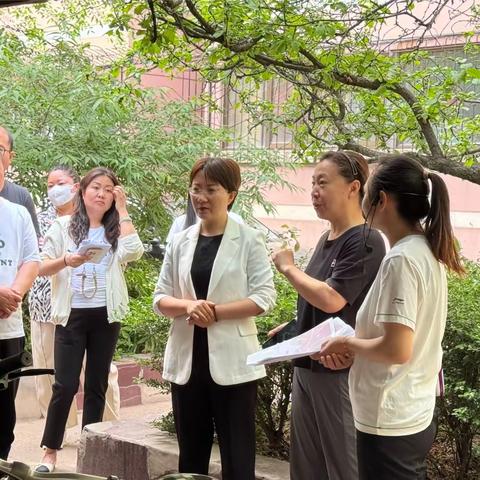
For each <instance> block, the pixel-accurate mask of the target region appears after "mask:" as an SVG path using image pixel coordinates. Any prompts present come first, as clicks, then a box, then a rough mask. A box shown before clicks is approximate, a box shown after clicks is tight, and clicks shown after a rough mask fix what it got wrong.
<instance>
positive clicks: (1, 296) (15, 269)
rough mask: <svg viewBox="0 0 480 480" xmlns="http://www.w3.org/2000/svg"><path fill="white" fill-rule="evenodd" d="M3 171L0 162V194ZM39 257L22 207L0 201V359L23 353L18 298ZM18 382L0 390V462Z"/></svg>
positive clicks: (10, 426) (7, 446)
mask: <svg viewBox="0 0 480 480" xmlns="http://www.w3.org/2000/svg"><path fill="white" fill-rule="evenodd" d="M4 183H5V170H4V167H3V164H2V162H0V191H1V190H2V189H3V186H4ZM39 264H40V255H39V253H38V245H37V235H36V233H35V230H34V228H33V223H32V219H31V218H30V215H29V213H28V211H27V209H26V208H25V207H22V206H20V205H17V204H15V203H11V202H9V201H8V200H6V199H4V198H1V197H0V359H3V358H7V357H10V356H12V355H15V354H16V353H19V352H21V351H22V350H23V348H24V344H25V332H24V330H23V321H22V298H23V296H24V295H25V294H26V293H27V291H28V289H29V288H30V287H31V286H32V283H33V280H34V279H35V277H36V276H37V275H38V268H39ZM17 389H18V381H15V382H10V384H9V387H8V388H7V389H5V390H0V458H2V459H6V458H7V456H8V453H9V452H10V447H11V445H12V443H13V440H14V435H13V430H14V428H15V421H16V415H15V395H16V393H17Z"/></svg>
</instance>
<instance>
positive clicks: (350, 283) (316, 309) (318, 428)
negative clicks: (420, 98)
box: [271, 151, 385, 480]
mask: <svg viewBox="0 0 480 480" xmlns="http://www.w3.org/2000/svg"><path fill="white" fill-rule="evenodd" d="M367 177H368V165H367V162H366V161H365V159H364V158H363V157H362V156H361V155H360V154H358V153H355V152H343V151H338V152H327V153H326V154H325V155H324V156H323V157H322V158H321V159H320V161H319V163H318V164H317V166H316V168H315V170H314V174H313V179H312V194H311V195H312V204H313V207H314V209H315V211H316V213H317V215H318V217H319V218H321V219H324V220H328V221H329V222H330V230H329V231H328V232H326V233H325V234H324V235H323V236H322V237H321V238H320V240H319V242H318V245H317V248H316V249H315V252H314V254H313V256H312V258H311V260H310V262H309V264H308V266H307V268H306V269H305V272H303V271H301V270H300V269H299V268H298V267H296V266H295V263H294V257H293V252H292V251H291V250H289V249H284V250H280V251H278V252H276V253H275V254H274V255H273V260H274V263H275V266H276V267H277V269H278V271H279V272H280V273H282V274H283V275H285V277H286V278H287V279H288V281H289V282H290V283H291V284H292V285H293V287H294V288H295V289H296V290H297V292H298V294H299V297H298V305H297V330H298V333H303V332H305V331H307V330H309V329H311V328H313V327H314V326H316V325H318V324H319V323H321V322H323V321H324V320H326V319H327V318H329V317H333V316H337V317H340V318H342V319H343V320H344V321H345V322H347V323H349V324H350V325H351V326H352V327H354V326H355V316H356V313H357V310H358V308H359V307H360V305H361V303H362V301H363V299H364V298H365V295H366V294H367V291H368V289H369V288H370V285H371V284H372V282H373V280H374V278H375V275H376V273H377V270H378V267H379V265H380V263H381V261H382V258H383V256H384V255H385V244H384V241H383V239H382V237H381V235H380V234H379V233H378V232H377V231H376V230H368V231H367V230H366V229H365V228H364V219H363V216H362V210H361V201H362V198H363V195H364V185H365V182H366V180H367ZM281 327H282V326H280V327H277V329H275V330H273V331H272V332H271V334H274V333H276V332H277V331H279V330H280V329H281ZM336 360H337V362H338V364H337V365H336V367H337V368H339V370H328V369H326V368H325V367H323V366H322V365H321V364H319V362H317V361H315V360H313V359H311V358H310V357H305V358H300V359H297V360H296V361H295V362H294V365H295V371H294V383H293V390H292V413H291V433H290V439H291V445H290V478H291V480H307V479H319V480H323V479H328V480H355V479H357V478H358V469H357V459H356V445H355V428H354V423H353V416H352V408H351V404H350V400H349V397H348V367H350V365H351V363H352V360H353V359H352V358H350V357H348V356H345V357H340V356H339V357H337V359H336Z"/></svg>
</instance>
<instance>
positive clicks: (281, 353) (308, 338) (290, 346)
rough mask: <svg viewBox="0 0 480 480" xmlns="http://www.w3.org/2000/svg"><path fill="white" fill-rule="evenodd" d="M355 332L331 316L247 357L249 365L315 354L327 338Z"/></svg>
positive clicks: (344, 335)
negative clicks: (294, 335)
mask: <svg viewBox="0 0 480 480" xmlns="http://www.w3.org/2000/svg"><path fill="white" fill-rule="evenodd" d="M354 333H355V332H354V330H353V328H352V327H350V325H347V324H346V323H345V322H344V321H343V320H342V319H340V318H338V317H335V318H329V319H328V320H325V321H324V322H322V323H321V324H320V325H317V326H316V327H314V328H312V329H311V330H308V331H307V332H304V333H302V334H301V335H298V336H297V337H294V338H291V339H290V340H285V341H284V342H282V343H278V344H277V345H274V346H273V347H269V348H265V349H264V350H260V351H258V352H255V353H252V354H251V355H249V356H248V358H247V365H263V364H268V363H275V362H280V361H282V360H291V359H294V358H299V357H306V356H308V355H313V354H316V353H318V352H319V351H320V350H322V346H323V345H324V344H325V343H326V341H327V340H329V339H331V338H333V337H338V336H341V337H346V336H353V334H354Z"/></svg>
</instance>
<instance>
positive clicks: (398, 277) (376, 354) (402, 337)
mask: <svg viewBox="0 0 480 480" xmlns="http://www.w3.org/2000/svg"><path fill="white" fill-rule="evenodd" d="M366 190H367V191H366V195H365V198H364V201H363V211H364V214H365V218H366V219H367V222H368V224H369V226H370V227H376V228H379V229H380V230H382V232H383V233H384V234H385V235H386V237H387V238H388V241H389V242H390V245H391V247H392V248H391V250H390V251H389V252H388V253H387V255H386V256H385V258H384V260H383V262H382V265H381V266H380V270H379V272H378V275H377V277H376V278H375V281H374V283H373V285H372V287H371V289H370V291H369V292H368V295H367V297H366V298H365V300H364V302H363V304H362V306H361V308H360V310H359V311H358V315H357V325H356V330H355V337H351V338H341V337H339V338H336V339H334V340H332V341H330V342H328V343H327V344H326V345H325V346H324V348H323V349H322V351H321V352H320V353H319V354H318V355H317V356H316V358H318V359H319V360H320V361H322V362H323V364H324V365H326V366H327V367H328V368H336V366H335V362H334V361H333V360H332V359H334V358H335V356H338V355H340V356H347V355H348V356H349V357H352V356H355V361H354V362H353V366H352V368H351V370H350V379H349V383H350V397H351V399H352V406H353V414H354V418H355V426H356V428H357V452H358V465H359V472H360V479H361V480H378V479H380V480H383V479H388V480H414V479H415V480H417V479H418V480H420V479H425V478H427V477H426V465H425V457H426V456H427V453H428V451H429V450H430V447H431V446H432V443H433V440H434V437H435V432H436V427H435V423H434V421H433V414H434V408H435V390H436V385H437V375H438V372H439V371H440V368H441V362H442V346H441V343H442V338H443V333H444V331H445V322H446V318H447V278H446V272H445V267H446V268H447V269H449V270H451V271H453V272H456V273H463V271H464V270H463V267H462V265H461V263H460V259H459V254H458V251H457V248H456V246H455V239H454V236H453V232H452V225H451V223H450V212H449V198H448V191H447V188H446V186H445V183H444V182H443V180H442V179H441V177H440V176H439V175H437V174H435V173H433V172H427V171H425V170H424V169H423V167H422V166H421V165H420V164H419V163H418V162H416V161H415V160H412V159H411V158H408V157H405V156H402V155H399V156H396V157H394V158H392V159H390V160H388V161H385V162H382V163H380V164H379V165H378V167H377V168H376V170H375V171H374V173H373V174H372V176H371V177H370V179H369V180H368V184H367V189H366Z"/></svg>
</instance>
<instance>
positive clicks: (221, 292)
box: [154, 158, 276, 480]
mask: <svg viewBox="0 0 480 480" xmlns="http://www.w3.org/2000/svg"><path fill="white" fill-rule="evenodd" d="M240 181H241V180H240V168H239V166H238V164H237V163H236V162H235V161H233V160H231V159H225V158H203V159H200V160H198V161H197V162H196V163H195V164H194V166H193V168H192V170H191V172H190V189H189V193H190V196H191V198H192V203H193V206H194V208H195V211H196V214H197V215H198V216H199V217H200V223H197V224H195V225H193V226H191V227H190V228H187V229H186V230H184V231H182V232H181V233H178V234H177V235H176V236H174V237H173V239H172V241H171V242H170V243H169V244H168V247H167V252H166V255H165V260H164V262H163V265H162V271H161V273H160V277H159V279H158V283H157V288H156V290H155V295H154V309H155V311H156V312H157V313H160V314H163V315H166V316H168V317H170V318H171V319H172V328H171V331H170V335H169V338H168V343H167V348H166V351H165V356H164V370H163V378H164V379H165V380H168V381H170V382H172V406H173V414H174V417H175V426H176V430H177V438H178V443H179V448H180V455H179V471H180V472H182V473H199V474H208V466H209V460H210V453H211V449H212V443H213V434H214V430H215V431H216V432H217V436H218V442H219V446H220V455H221V461H222V478H223V479H224V480H254V479H255V403H256V395H257V380H258V379H259V378H261V377H264V376H265V369H264V367H263V366H260V367H258V366H257V367H252V366H248V365H247V364H246V359H247V356H248V355H249V354H250V353H253V352H255V351H257V350H258V349H259V344H258V339H257V327H256V325H255V317H256V316H257V315H260V314H262V313H265V312H267V311H268V310H270V309H271V308H272V307H273V306H274V303H275V297H276V294H275V288H274V286H273V274H272V269H271V267H270V262H269V259H268V254H267V250H266V248H265V244H264V241H263V238H262V235H261V233H260V232H257V231H255V230H253V229H252V228H250V227H247V226H246V225H240V224H239V223H237V222H236V221H235V220H232V219H231V218H230V217H229V216H228V211H229V210H230V208H231V207H232V204H233V202H234V200H235V197H236V196H237V193H238V189H239V188H240Z"/></svg>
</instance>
